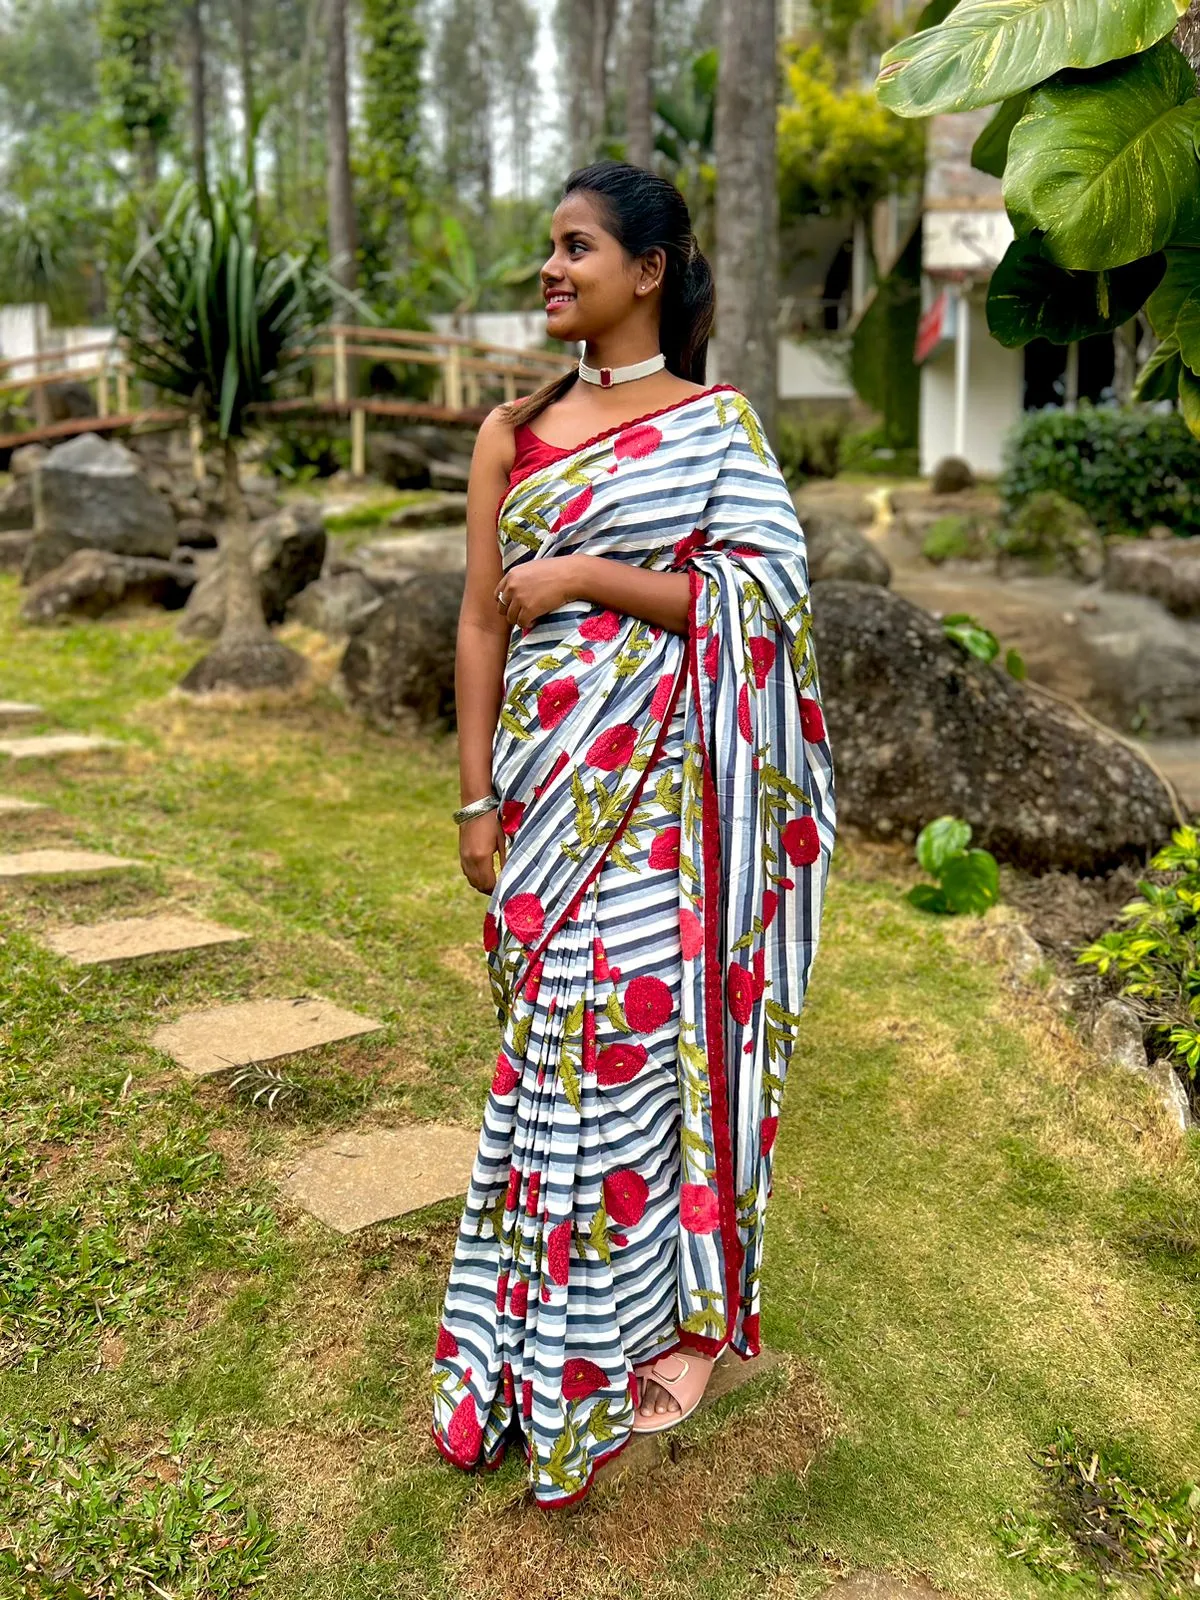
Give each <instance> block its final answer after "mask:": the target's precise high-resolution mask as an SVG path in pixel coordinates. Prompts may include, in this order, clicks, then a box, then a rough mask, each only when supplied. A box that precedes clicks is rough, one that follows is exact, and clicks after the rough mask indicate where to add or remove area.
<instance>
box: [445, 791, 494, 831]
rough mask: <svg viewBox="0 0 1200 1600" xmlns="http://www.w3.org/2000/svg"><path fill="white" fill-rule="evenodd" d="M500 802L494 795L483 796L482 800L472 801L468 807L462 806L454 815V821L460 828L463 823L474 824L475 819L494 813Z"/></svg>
mask: <svg viewBox="0 0 1200 1600" xmlns="http://www.w3.org/2000/svg"><path fill="white" fill-rule="evenodd" d="M499 804H500V801H499V799H498V797H497V796H496V795H494V794H488V795H484V797H483V799H482V800H472V801H471V804H470V805H469V806H462V807H460V809H459V810H457V811H456V812H455V813H454V820H455V822H456V823H457V824H458V825H459V827H461V826H462V824H463V823H464V822H474V820H475V818H476V817H486V816H487V814H488V812H489V811H495V810H496V808H497V807H498V806H499Z"/></svg>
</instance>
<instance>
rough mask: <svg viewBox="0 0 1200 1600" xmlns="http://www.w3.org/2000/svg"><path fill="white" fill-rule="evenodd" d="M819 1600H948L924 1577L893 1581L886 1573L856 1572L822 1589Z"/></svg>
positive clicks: (895, 1579)
mask: <svg viewBox="0 0 1200 1600" xmlns="http://www.w3.org/2000/svg"><path fill="white" fill-rule="evenodd" d="M817 1600H945V1596H944V1592H943V1591H942V1590H941V1589H934V1588H933V1587H932V1586H931V1585H930V1584H929V1583H927V1582H926V1580H925V1579H924V1578H893V1577H890V1576H889V1575H888V1574H887V1573H886V1572H852V1573H847V1574H846V1576H845V1577H842V1578H838V1579H836V1580H835V1581H834V1582H833V1583H831V1584H830V1585H829V1587H828V1589H822V1590H821V1593H820V1594H819V1595H818V1596H817Z"/></svg>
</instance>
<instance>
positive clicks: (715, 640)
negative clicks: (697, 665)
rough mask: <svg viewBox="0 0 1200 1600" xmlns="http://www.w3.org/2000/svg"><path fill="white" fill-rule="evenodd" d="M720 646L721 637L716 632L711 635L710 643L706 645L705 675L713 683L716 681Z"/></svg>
mask: <svg viewBox="0 0 1200 1600" xmlns="http://www.w3.org/2000/svg"><path fill="white" fill-rule="evenodd" d="M720 647H721V641H720V638H719V637H718V636H717V634H715V633H714V634H712V635H710V637H709V641H708V643H707V644H706V645H705V646H704V676H705V677H706V678H707V679H708V680H709V681H710V682H712V683H715V682H716V677H717V652H718V650H719V649H720Z"/></svg>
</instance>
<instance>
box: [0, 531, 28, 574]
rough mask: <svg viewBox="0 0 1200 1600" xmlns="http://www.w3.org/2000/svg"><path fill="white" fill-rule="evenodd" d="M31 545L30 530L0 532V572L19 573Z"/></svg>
mask: <svg viewBox="0 0 1200 1600" xmlns="http://www.w3.org/2000/svg"><path fill="white" fill-rule="evenodd" d="M32 543H33V529H32V528H9V529H7V530H6V531H4V532H0V572H20V570H21V568H22V567H23V566H24V565H25V557H26V556H27V555H28V554H29V546H30V545H31V544H32Z"/></svg>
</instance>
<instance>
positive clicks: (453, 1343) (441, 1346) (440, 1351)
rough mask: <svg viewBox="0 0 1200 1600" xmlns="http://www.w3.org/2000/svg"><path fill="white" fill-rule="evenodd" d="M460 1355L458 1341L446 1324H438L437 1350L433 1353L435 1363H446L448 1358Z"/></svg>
mask: <svg viewBox="0 0 1200 1600" xmlns="http://www.w3.org/2000/svg"><path fill="white" fill-rule="evenodd" d="M457 1354H458V1340H457V1339H456V1338H455V1337H454V1335H453V1334H452V1333H451V1332H450V1329H449V1328H448V1327H447V1326H446V1324H445V1323H444V1322H439V1323H438V1336H437V1349H436V1350H435V1351H434V1352H433V1356H434V1360H435V1361H444V1360H445V1359H446V1357H447V1356H456V1355H457Z"/></svg>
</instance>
